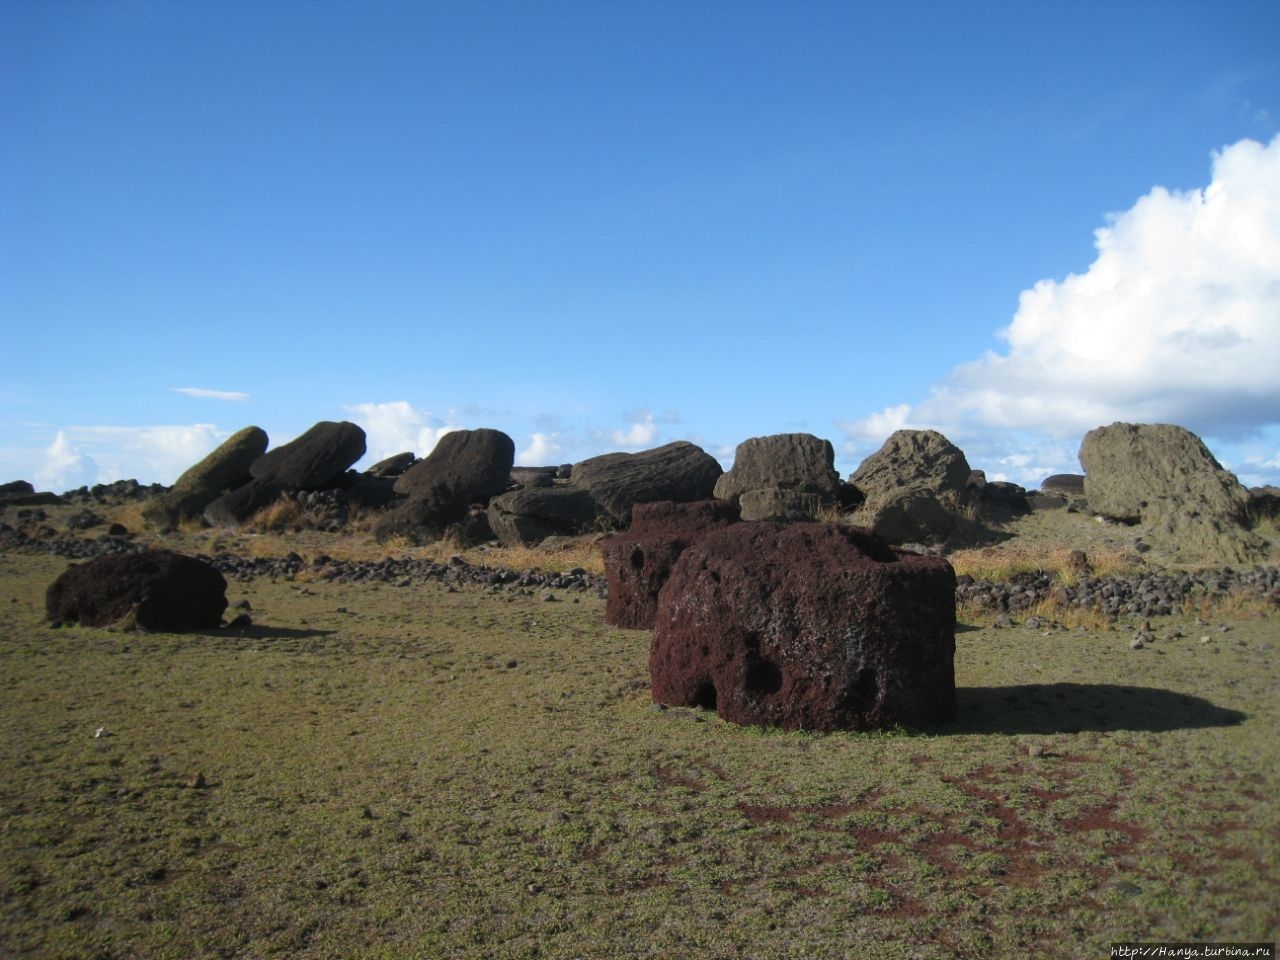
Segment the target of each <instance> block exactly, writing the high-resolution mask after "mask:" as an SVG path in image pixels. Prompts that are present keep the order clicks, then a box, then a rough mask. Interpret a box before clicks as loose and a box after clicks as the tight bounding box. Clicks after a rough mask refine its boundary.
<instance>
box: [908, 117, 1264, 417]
mask: <svg viewBox="0 0 1280 960" xmlns="http://www.w3.org/2000/svg"><path fill="white" fill-rule="evenodd" d="M1108 220H1109V225H1108V226H1106V227H1103V228H1101V229H1099V230H1098V231H1097V232H1096V235H1095V236H1096V247H1097V250H1098V256H1097V258H1096V259H1095V260H1094V262H1093V263H1092V264H1091V265H1090V267H1089V269H1088V270H1087V271H1086V272H1085V273H1083V274H1079V275H1075V274H1073V275H1071V276H1068V277H1067V278H1066V279H1065V280H1062V281H1060V282H1059V281H1052V280H1042V281H1040V282H1039V283H1037V284H1036V285H1035V286H1034V287H1033V288H1032V289H1031V290H1028V291H1025V292H1024V293H1023V294H1022V296H1021V298H1020V300H1019V306H1018V311H1017V314H1016V315H1015V316H1014V318H1013V322H1012V323H1011V324H1010V325H1009V327H1008V328H1007V329H1005V330H1004V331H1003V332H1002V334H1001V336H1002V338H1003V339H1005V340H1006V341H1007V342H1008V344H1009V351H1008V353H1007V354H1004V355H996V354H992V353H989V354H987V356H985V357H984V358H982V359H981V360H977V361H975V362H973V363H968V364H965V365H963V366H961V367H959V368H957V369H956V370H955V371H954V372H953V373H952V375H951V377H950V378H949V379H948V380H947V381H946V382H944V383H943V384H941V385H940V386H939V387H938V389H937V390H936V391H935V394H934V396H933V398H931V401H929V403H931V404H933V405H935V406H942V407H945V408H950V409H953V410H957V411H961V412H963V413H964V414H965V415H966V416H968V417H970V418H973V419H975V420H976V421H978V422H980V423H983V424H985V425H988V426H993V427H1011V428H1023V429H1026V428H1030V429H1037V430H1043V429H1050V430H1057V431H1068V430H1069V431H1074V432H1080V431H1083V430H1088V429H1091V428H1093V427H1095V426H1098V425H1100V424H1106V423H1111V422H1113V421H1115V420H1131V421H1137V422H1151V421H1168V422H1174V423H1180V424H1182V425H1183V426H1187V427H1190V428H1191V429H1195V430H1199V431H1205V432H1214V431H1222V430H1224V429H1229V430H1239V429H1241V428H1247V427H1252V426H1257V425H1261V424H1263V423H1267V422H1273V421H1275V420H1277V419H1280V376H1277V373H1276V371H1277V370H1280V137H1277V138H1276V139H1274V140H1272V142H1271V144H1270V145H1269V146H1265V147H1264V146H1262V145H1261V144H1258V143H1255V142H1254V141H1252V140H1243V141H1241V142H1239V143H1236V144H1234V145H1232V146H1229V147H1227V148H1226V149H1224V150H1223V151H1222V152H1221V153H1220V154H1216V155H1215V157H1214V161H1213V177H1212V181H1211V182H1210V184H1209V186H1208V187H1206V188H1204V189H1203V190H1192V191H1188V192H1186V193H1171V192H1169V191H1167V190H1165V189H1163V188H1159V187H1158V188H1156V189H1154V190H1152V191H1151V192H1150V193H1149V194H1147V195H1146V196H1145V197H1143V198H1141V199H1140V200H1139V201H1138V202H1137V203H1136V204H1134V206H1133V207H1132V208H1131V209H1129V210H1127V211H1125V212H1123V213H1119V214H1114V215H1112V216H1111V217H1109V218H1108ZM927 407H928V404H926V408H927ZM927 412H929V413H932V415H933V416H934V417H935V418H936V417H937V412H935V411H927Z"/></svg>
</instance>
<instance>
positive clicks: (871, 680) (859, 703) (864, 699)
mask: <svg viewBox="0 0 1280 960" xmlns="http://www.w3.org/2000/svg"><path fill="white" fill-rule="evenodd" d="M850 693H851V694H852V695H853V696H852V699H853V708H854V709H855V710H857V711H858V712H859V713H866V712H867V711H868V710H870V709H871V708H872V707H874V706H875V705H876V699H877V698H878V697H879V695H880V688H879V684H878V683H877V682H876V672H875V671H874V670H872V669H871V668H870V667H866V668H864V669H862V670H859V671H858V679H857V680H855V681H854V682H853V689H852V690H851V691H850Z"/></svg>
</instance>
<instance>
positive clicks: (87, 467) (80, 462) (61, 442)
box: [35, 430, 98, 492]
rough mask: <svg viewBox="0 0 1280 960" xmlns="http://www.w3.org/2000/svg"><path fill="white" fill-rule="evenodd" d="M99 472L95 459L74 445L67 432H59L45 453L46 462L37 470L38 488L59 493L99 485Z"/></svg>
mask: <svg viewBox="0 0 1280 960" xmlns="http://www.w3.org/2000/svg"><path fill="white" fill-rule="evenodd" d="M97 471H98V467H97V464H95V463H94V462H93V459H92V458H91V457H88V456H86V455H85V454H84V453H83V452H82V451H80V450H79V449H77V448H76V447H75V446H74V445H73V444H72V442H71V441H70V439H68V437H67V434H66V431H64V430H59V431H58V433H57V435H56V436H55V437H54V438H53V443H51V444H49V447H48V449H47V450H45V452H44V462H43V463H42V464H41V465H40V467H39V469H37V470H36V473H35V481H36V486H37V487H39V488H40V489H41V490H55V491H58V492H62V491H64V490H74V489H75V488H77V487H82V486H85V485H87V484H91V483H97V482H98V481H97V479H96V477H97Z"/></svg>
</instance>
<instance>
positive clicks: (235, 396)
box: [170, 387, 249, 400]
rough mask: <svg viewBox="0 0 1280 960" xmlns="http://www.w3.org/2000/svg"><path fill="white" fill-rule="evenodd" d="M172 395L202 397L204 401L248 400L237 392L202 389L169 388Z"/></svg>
mask: <svg viewBox="0 0 1280 960" xmlns="http://www.w3.org/2000/svg"><path fill="white" fill-rule="evenodd" d="M170 389H171V390H172V391H173V392H174V393H185V394H186V395H187V396H189V397H202V398H204V399H206V400H248V399H249V394H247V393H241V392H240V391H239V390H206V389H205V388H204V387H170Z"/></svg>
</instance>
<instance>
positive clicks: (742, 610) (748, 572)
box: [649, 522, 956, 730]
mask: <svg viewBox="0 0 1280 960" xmlns="http://www.w3.org/2000/svg"><path fill="white" fill-rule="evenodd" d="M955 587H956V581H955V572H954V571H953V570H952V568H951V565H950V564H949V563H948V562H947V561H946V560H944V559H942V558H939V557H923V556H918V555H916V554H912V553H908V552H905V551H901V550H896V549H894V548H892V547H890V546H888V545H887V544H885V543H884V541H882V540H880V539H879V538H878V537H876V536H874V535H873V534H871V533H870V532H869V531H866V530H863V529H860V528H855V527H848V526H844V525H839V524H824V523H774V522H753V523H739V524H734V525H731V526H727V527H725V528H723V529H720V530H713V531H711V532H708V533H706V534H705V535H703V536H702V537H700V538H699V539H698V540H697V542H696V543H694V544H693V545H692V546H690V547H689V548H688V549H686V550H685V551H684V552H683V553H682V554H681V556H680V558H679V560H678V561H677V562H676V564H675V567H674V569H673V570H672V572H671V575H670V577H669V578H668V580H667V582H666V584H665V586H663V587H662V590H661V592H660V594H659V597H658V609H657V616H656V623H655V630H654V638H653V642H652V645H651V648H650V657H649V671H650V679H651V683H652V694H653V699H654V700H655V701H657V702H659V703H666V704H670V705H681V706H702V707H708V708H714V709H715V710H716V712H717V713H718V714H719V715H720V716H721V717H722V718H724V719H725V720H729V721H732V722H734V723H741V724H758V725H766V726H778V727H784V728H788V729H806V730H836V729H854V730H865V729H872V728H883V727H889V726H893V725H896V724H902V725H906V726H925V725H932V724H936V723H940V722H944V721H946V720H950V719H952V718H954V716H955V673H954V654H955Z"/></svg>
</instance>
